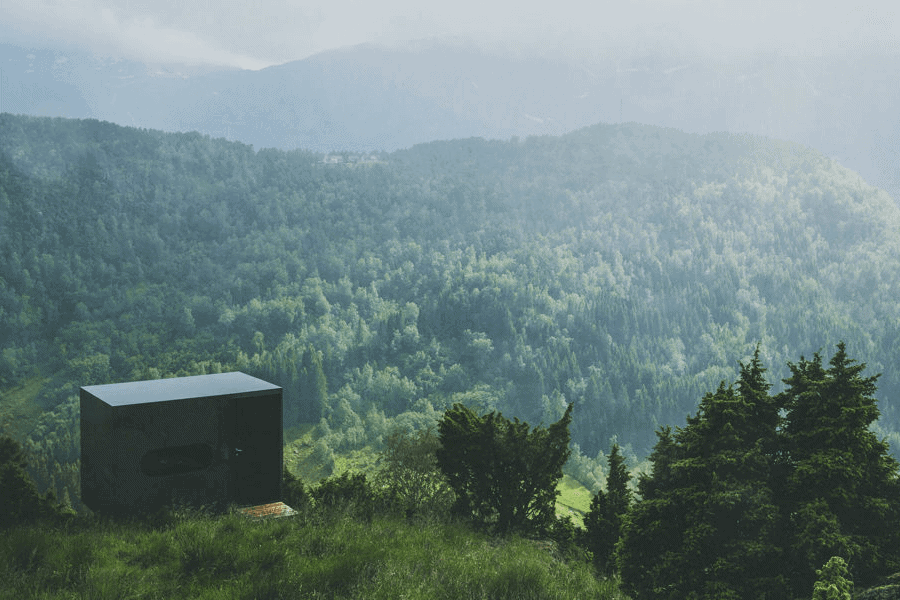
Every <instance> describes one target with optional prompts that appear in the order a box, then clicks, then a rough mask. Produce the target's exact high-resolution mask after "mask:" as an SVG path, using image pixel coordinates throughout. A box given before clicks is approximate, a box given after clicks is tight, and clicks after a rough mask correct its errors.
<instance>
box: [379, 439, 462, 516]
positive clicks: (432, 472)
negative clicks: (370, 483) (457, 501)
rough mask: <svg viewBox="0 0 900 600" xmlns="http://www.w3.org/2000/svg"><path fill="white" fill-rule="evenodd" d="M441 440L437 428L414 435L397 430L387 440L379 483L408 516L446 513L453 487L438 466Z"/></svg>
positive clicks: (393, 506) (395, 506)
mask: <svg viewBox="0 0 900 600" xmlns="http://www.w3.org/2000/svg"><path fill="white" fill-rule="evenodd" d="M438 448H440V441H439V439H438V436H437V435H436V434H435V432H434V430H433V429H430V428H427V429H423V430H420V431H418V432H416V433H414V434H411V433H408V432H405V431H400V430H395V431H394V432H393V433H391V434H390V435H389V436H388V438H387V439H386V440H385V442H384V450H383V451H382V453H381V460H382V467H381V470H380V471H379V472H378V475H377V476H376V480H375V485H376V486H379V487H381V488H382V489H383V490H384V495H385V501H386V502H387V503H388V505H389V506H390V507H391V509H392V510H396V511H398V512H399V513H400V514H403V515H406V516H413V515H415V514H419V515H427V516H444V515H446V514H447V513H448V512H449V511H450V508H451V505H452V504H453V501H454V496H453V490H452V489H451V488H450V485H449V484H448V482H447V479H446V477H445V476H444V474H443V473H441V471H440V469H439V468H438V465H437V451H438Z"/></svg>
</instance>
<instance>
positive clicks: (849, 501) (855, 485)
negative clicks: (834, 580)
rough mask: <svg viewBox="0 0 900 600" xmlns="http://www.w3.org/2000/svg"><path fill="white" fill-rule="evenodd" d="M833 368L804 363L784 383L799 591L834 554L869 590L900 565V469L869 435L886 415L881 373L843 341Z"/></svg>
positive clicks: (789, 504)
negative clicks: (853, 355) (881, 406)
mask: <svg viewBox="0 0 900 600" xmlns="http://www.w3.org/2000/svg"><path fill="white" fill-rule="evenodd" d="M829 365H830V366H829V368H828V369H825V368H823V366H822V359H821V357H820V356H819V354H818V353H817V354H815V355H814V356H813V359H812V360H810V361H807V360H804V359H803V358H801V359H800V362H799V363H797V364H792V363H789V365H788V366H789V367H790V370H791V376H790V377H789V378H788V379H785V380H784V381H785V384H787V386H788V388H787V389H786V390H785V391H784V393H783V401H784V404H785V406H786V408H787V417H786V425H785V444H786V447H787V450H788V453H789V457H790V467H791V471H790V475H789V478H788V482H787V489H786V491H787V493H786V494H785V507H784V512H785V514H787V515H790V525H791V533H792V542H791V546H792V547H791V550H792V555H793V556H794V557H795V559H796V564H795V565H794V569H795V573H794V582H795V587H796V589H797V590H798V591H799V590H803V589H806V590H808V589H809V587H810V586H811V585H812V583H813V580H814V573H815V568H816V567H817V566H818V565H821V564H823V563H824V562H825V561H826V560H827V559H828V557H830V556H841V557H844V558H846V559H847V561H848V564H849V565H850V570H851V572H852V573H853V578H854V579H855V580H856V581H857V582H858V583H860V584H861V585H869V584H871V583H873V582H874V580H875V579H876V578H877V577H878V576H879V575H884V574H886V573H887V572H889V571H892V570H895V569H897V568H898V566H900V550H898V548H900V539H898V535H900V518H898V517H900V515H898V509H897V499H898V498H900V493H898V492H900V489H898V465H897V462H896V461H895V460H894V459H893V458H892V457H891V456H890V454H889V452H888V446H887V443H886V442H884V441H881V440H879V439H878V438H877V437H876V435H875V434H874V433H873V432H872V431H871V430H870V429H869V427H870V426H871V424H872V423H873V422H874V421H875V420H877V419H878V416H879V411H878V407H877V405H876V401H875V398H874V397H873V395H874V393H875V390H876V385H875V382H876V380H877V379H878V375H873V376H863V374H862V373H863V371H864V370H865V364H862V363H857V362H856V361H854V360H852V359H850V358H848V356H847V352H846V346H845V345H844V343H843V342H842V343H840V344H838V346H837V352H836V353H835V355H834V356H833V357H832V358H831V361H830V363H829Z"/></svg>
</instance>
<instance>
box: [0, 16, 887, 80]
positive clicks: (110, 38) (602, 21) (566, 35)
mask: <svg viewBox="0 0 900 600" xmlns="http://www.w3.org/2000/svg"><path fill="white" fill-rule="evenodd" d="M897 6H900V2H898V1H897V0H880V1H877V2H876V1H872V0H867V1H862V2H860V1H856V0H853V1H851V0H840V1H831V0H633V1H629V0H616V1H613V2H609V1H606V0H600V1H597V0H594V1H593V2H587V1H585V0H579V1H572V0H545V1H542V2H530V1H527V0H519V1H514V2H511V1H506V0H503V1H491V0H452V1H445V2H441V3H439V4H437V3H423V2H422V1H421V0H381V1H378V2H374V1H372V0H364V1H358V0H305V1H303V2H284V1H282V0H0V40H2V41H8V42H12V43H16V44H18V45H31V46H36V47H37V46H46V45H60V44H67V45H75V46H78V47H81V48H88V49H91V50H94V51H96V52H99V53H101V54H104V55H109V56H114V57H122V58H130V59H137V60H141V61H144V62H190V63H211V64H218V65H231V66H237V67H241V68H251V69H258V68H261V67H264V66H267V65H271V64H278V63H283V62H287V61H290V60H296V59H300V58H304V57H306V56H309V55H311V54H315V53H317V52H321V51H323V50H328V49H332V48H338V47H342V46H348V45H354V44H359V43H363V42H380V43H395V42H402V41H404V40H410V39H421V38H431V37H444V36H455V37H457V38H463V39H472V40H476V41H478V42H479V43H481V44H482V45H486V46H492V47H495V48H506V49H513V50H518V49H528V48H531V49H534V48H537V49H538V50H544V51H550V50H551V49H554V50H558V51H564V52H585V51H587V52H590V51H599V50H600V49H601V48H603V47H606V46H626V47H635V46H637V47H641V46H647V45H649V46H660V45H663V46H666V45H678V46H684V47H685V48H686V49H688V50H690V49H691V48H699V49H704V50H711V51H713V52H719V51H728V50H736V51H740V52H744V51H747V50H752V49H775V50H778V51H782V52H787V53H803V54H816V53H821V52H842V51H844V50H846V49H850V48H855V49H863V50H871V51H877V52H882V51H888V52H891V53H898V52H900V17H898V12H900V11H898V8H897ZM3 38H6V39H3Z"/></svg>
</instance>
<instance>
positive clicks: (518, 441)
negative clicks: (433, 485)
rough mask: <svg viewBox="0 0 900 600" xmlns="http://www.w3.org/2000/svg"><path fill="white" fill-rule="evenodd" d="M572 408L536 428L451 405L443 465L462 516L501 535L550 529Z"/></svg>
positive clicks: (440, 455)
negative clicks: (546, 425)
mask: <svg viewBox="0 0 900 600" xmlns="http://www.w3.org/2000/svg"><path fill="white" fill-rule="evenodd" d="M572 408H573V407H572V405H571V404H570V405H569V407H568V408H567V409H566V411H565V413H564V414H563V416H562V418H560V420H559V421H557V422H556V423H553V424H552V425H549V426H548V427H546V428H545V427H535V428H534V429H531V428H530V427H529V425H528V424H527V423H523V422H521V421H519V420H518V419H514V420H513V421H510V420H509V419H507V418H505V417H503V415H502V414H500V413H497V412H491V413H488V414H485V415H482V416H480V417H479V416H477V415H476V414H475V413H474V412H473V411H472V410H471V409H469V408H467V407H466V406H463V405H462V404H454V405H453V407H452V408H450V409H448V410H447V411H446V412H445V413H444V416H443V417H442V418H441V420H440V422H439V423H438V431H439V434H440V448H439V449H438V450H437V463H438V466H439V467H440V469H441V471H442V472H443V473H444V475H445V476H446V477H447V480H448V481H449V483H450V487H452V488H453V491H454V492H455V494H456V501H455V503H454V511H455V512H456V514H458V515H460V516H462V517H464V518H467V519H472V520H473V521H474V522H475V523H476V524H478V525H480V526H489V527H491V528H493V529H495V530H496V531H498V532H500V533H506V532H509V531H521V532H543V531H545V530H546V529H547V528H548V527H549V526H550V525H551V524H552V523H553V521H554V520H555V501H556V496H557V493H558V492H557V489H556V485H557V483H558V482H559V480H560V479H562V476H563V473H562V467H563V464H565V462H566V459H567V458H568V456H569V424H570V423H571V421H572Z"/></svg>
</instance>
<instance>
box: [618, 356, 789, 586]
mask: <svg viewBox="0 0 900 600" xmlns="http://www.w3.org/2000/svg"><path fill="white" fill-rule="evenodd" d="M763 371H764V369H763V368H762V366H761V364H760V362H759V360H758V354H757V355H755V356H754V358H753V360H752V361H751V362H750V363H749V364H748V365H742V366H741V379H740V381H739V391H738V392H736V391H735V390H734V389H733V387H727V388H726V387H725V385H724V383H722V384H720V385H719V388H718V389H717V390H716V392H715V393H712V394H707V395H706V396H705V397H704V398H703V400H702V401H701V403H700V407H699V410H698V412H697V414H696V415H695V416H692V417H689V418H688V422H687V426H686V427H685V428H683V429H678V430H677V431H676V433H675V434H674V435H672V434H671V431H670V430H668V429H667V430H662V431H660V432H659V442H658V443H657V446H656V448H655V449H654V453H653V454H652V455H651V457H650V460H651V462H652V463H653V471H652V473H651V475H650V476H649V477H644V478H642V479H641V480H640V482H639V486H638V489H639V492H640V494H641V501H640V502H638V503H637V504H636V505H635V506H634V508H633V510H632V512H631V514H630V515H629V517H628V519H627V521H626V525H625V528H624V533H623V539H622V541H621V543H620V546H619V556H618V561H619V562H618V565H619V569H620V571H621V574H622V578H623V582H624V587H625V588H626V589H628V590H629V593H631V594H632V596H634V597H635V598H657V597H663V598H682V597H687V596H688V594H691V593H693V594H695V595H696V596H695V597H697V598H709V599H710V600H712V599H714V598H726V597H732V598H761V597H785V589H784V588H785V575H784V571H783V564H782V561H781V555H782V552H783V548H782V547H781V546H780V544H779V540H780V538H779V535H780V520H779V519H780V514H779V511H778V506H777V504H776V501H777V499H776V497H775V494H774V491H773V484H774V483H775V482H774V481H773V478H772V472H773V468H774V466H775V456H776V453H775V452H774V447H772V446H770V445H769V443H768V442H767V440H774V439H775V434H776V430H775V427H776V424H777V418H776V417H777V410H778V408H777V406H776V405H775V404H774V403H773V402H772V400H771V399H770V398H769V397H768V396H767V393H766V392H767V390H768V384H766V383H765V381H764V380H763V379H762V373H763ZM773 413H774V414H775V417H773V416H771V415H772V414H773ZM760 415H769V418H764V419H760V417H759V416H760ZM766 427H768V428H766Z"/></svg>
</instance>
